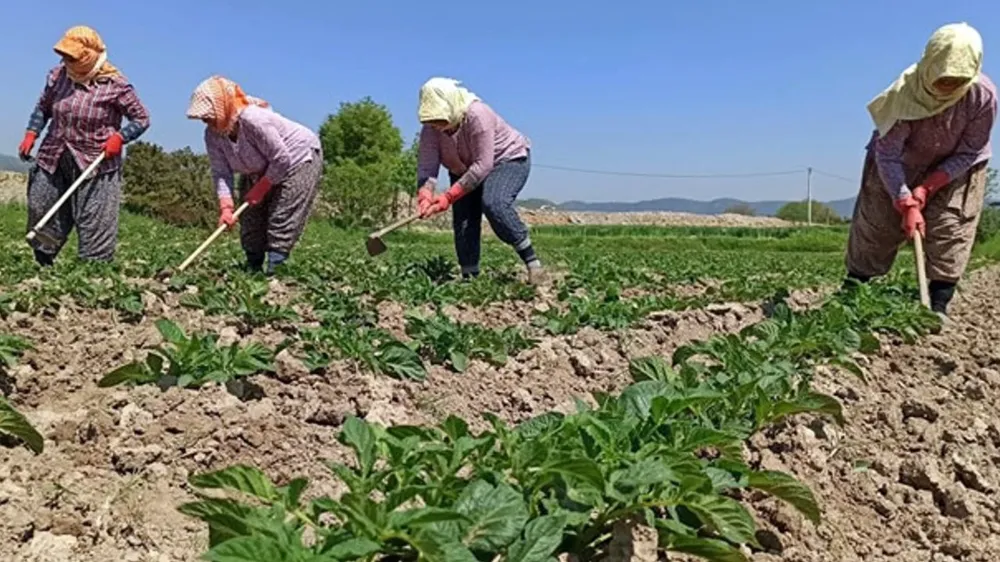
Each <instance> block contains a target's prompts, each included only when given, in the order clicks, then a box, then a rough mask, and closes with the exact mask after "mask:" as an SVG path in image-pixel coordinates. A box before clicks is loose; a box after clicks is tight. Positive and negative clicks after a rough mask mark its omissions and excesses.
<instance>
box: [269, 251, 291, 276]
mask: <svg viewBox="0 0 1000 562" xmlns="http://www.w3.org/2000/svg"><path fill="white" fill-rule="evenodd" d="M287 259H288V254H287V253H285V252H277V251H270V252H268V253H267V275H268V276H271V275H274V274H275V272H276V271H280V270H281V265H282V264H283V263H285V260H287Z"/></svg>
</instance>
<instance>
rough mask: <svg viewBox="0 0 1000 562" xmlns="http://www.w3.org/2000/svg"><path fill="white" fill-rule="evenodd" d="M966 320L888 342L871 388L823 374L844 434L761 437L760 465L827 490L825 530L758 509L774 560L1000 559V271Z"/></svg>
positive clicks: (807, 429) (807, 427)
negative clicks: (908, 340) (909, 341)
mask: <svg viewBox="0 0 1000 562" xmlns="http://www.w3.org/2000/svg"><path fill="white" fill-rule="evenodd" d="M952 316H953V320H954V323H953V324H952V325H948V326H946V327H945V328H944V329H943V330H942V332H941V333H940V334H939V335H934V336H929V337H928V338H927V339H926V340H923V341H922V342H921V343H920V345H916V346H906V345H902V343H901V342H900V341H897V340H893V339H883V341H882V352H881V353H880V354H879V355H878V356H876V357H874V358H873V360H872V361H871V362H870V364H869V365H868V367H867V371H868V382H867V383H866V382H863V381H861V380H858V379H852V378H844V377H845V376H849V375H838V376H837V377H833V376H831V375H830V374H829V373H825V374H821V376H820V377H819V379H818V385H819V387H820V389H821V390H823V391H825V392H829V393H831V394H836V395H837V396H838V397H839V398H840V399H841V401H842V402H843V403H844V406H845V411H844V413H845V416H846V417H847V420H848V425H847V426H845V427H843V428H838V427H834V426H830V425H827V424H825V423H820V422H818V421H815V420H810V421H808V422H806V420H802V421H801V422H799V423H794V422H793V423H787V424H784V425H782V426H778V427H775V428H773V429H771V430H770V431H767V432H766V433H765V434H764V435H758V436H756V437H755V438H754V440H753V441H752V443H751V449H752V451H753V453H752V454H753V458H754V459H755V460H756V461H757V462H758V463H760V466H761V467H762V468H765V469H775V470H789V471H790V472H791V473H792V474H795V475H796V476H798V477H799V478H801V479H802V480H804V481H805V482H806V483H808V484H809V485H810V486H811V487H812V488H813V490H814V491H815V492H816V494H817V497H818V499H819V500H820V503H821V506H822V507H823V509H824V523H823V524H822V525H820V526H819V527H818V528H814V527H812V526H811V525H810V524H809V523H808V522H805V521H804V520H802V518H801V517H799V516H797V515H796V514H794V513H793V512H792V511H791V510H789V509H788V508H787V507H786V506H783V505H779V504H778V503H776V502H774V501H773V500H766V501H763V502H761V503H759V504H757V505H756V508H757V514H758V519H759V521H760V523H761V524H762V525H763V527H764V528H765V529H766V532H765V535H766V537H767V538H768V539H769V540H768V544H769V546H770V550H771V553H770V554H761V555H758V556H757V557H755V558H754V560H762V561H764V560H766V561H778V560H783V561H796V562H820V561H822V562H850V561H855V560H857V561H861V560H864V561H867V562H874V561H883V560H884V561H889V560H892V561H895V562H924V561H929V560H933V561H940V562H950V561H959V560H962V561H982V562H986V561H992V560H995V559H996V554H997V553H998V552H1000V511H998V507H1000V504H998V500H1000V496H998V492H1000V420H998V419H997V417H996V412H997V411H998V407H1000V345H998V342H1000V270H998V269H992V270H988V271H981V272H979V273H977V274H975V275H973V276H972V277H971V278H970V279H969V280H968V281H966V282H965V283H964V284H963V285H962V293H961V295H960V296H958V297H956V302H955V304H954V305H953V311H952Z"/></svg>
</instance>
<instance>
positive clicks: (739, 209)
mask: <svg viewBox="0 0 1000 562" xmlns="http://www.w3.org/2000/svg"><path fill="white" fill-rule="evenodd" d="M723 212H724V213H731V214H733V215H744V216H747V217H752V216H754V215H756V214H757V211H756V210H754V208H753V207H752V206H750V204H749V203H736V204H734V205H730V206H729V207H727V208H726V210H725V211H723Z"/></svg>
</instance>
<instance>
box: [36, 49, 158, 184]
mask: <svg viewBox="0 0 1000 562" xmlns="http://www.w3.org/2000/svg"><path fill="white" fill-rule="evenodd" d="M123 117H125V118H128V121H129V123H128V124H127V125H125V126H124V127H122V118H123ZM46 125H50V127H49V132H48V134H47V135H45V139H44V140H42V145H41V146H40V147H39V148H38V156H37V162H38V166H39V167H40V168H41V169H43V170H45V171H46V172H48V173H50V174H53V173H55V171H56V166H57V165H58V164H59V158H60V157H61V156H62V154H63V150H69V151H70V153H71V154H72V155H73V158H74V159H75V160H76V165H77V166H79V167H80V170H83V169H85V168H86V167H87V166H89V165H90V164H92V163H93V162H94V160H95V159H97V157H98V155H100V154H101V145H103V144H104V142H105V141H107V140H108V138H109V137H110V136H111V135H112V134H114V133H116V132H118V133H121V135H122V138H123V139H124V140H125V142H131V141H134V140H135V139H137V138H139V136H140V135H142V134H143V133H144V132H146V129H148V128H149V113H148V112H147V111H146V107H145V106H144V105H142V102H141V101H139V96H138V95H136V93H135V88H134V87H132V84H130V83H129V82H128V80H127V79H126V78H125V77H124V76H121V75H119V76H111V77H104V78H98V79H97V80H95V81H94V83H93V84H91V85H90V86H83V85H80V84H76V83H75V82H73V81H72V80H70V79H69V75H68V74H67V73H66V70H65V67H63V65H61V64H60V65H59V66H57V67H55V68H53V69H52V70H51V71H50V72H49V75H48V79H47V80H46V81H45V88H44V89H43V90H42V95H41V97H40V98H39V100H38V105H36V106H35V111H34V112H33V113H32V114H31V119H30V120H29V121H28V130H29V131H34V132H35V133H37V134H39V135H41V133H42V130H43V129H45V126H46ZM121 165H122V159H121V156H120V155H119V156H116V157H115V158H108V159H105V160H104V162H102V163H101V165H100V166H99V167H98V170H97V173H98V174H102V173H105V172H111V171H114V170H117V169H119V168H121Z"/></svg>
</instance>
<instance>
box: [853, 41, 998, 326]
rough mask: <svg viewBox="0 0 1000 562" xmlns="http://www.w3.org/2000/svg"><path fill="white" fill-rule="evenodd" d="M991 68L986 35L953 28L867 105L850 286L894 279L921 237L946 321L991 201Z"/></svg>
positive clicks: (934, 298) (937, 306)
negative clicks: (910, 242)
mask: <svg viewBox="0 0 1000 562" xmlns="http://www.w3.org/2000/svg"><path fill="white" fill-rule="evenodd" d="M982 65H983V41H982V38H981V37H980V36H979V33H978V32H977V31H976V30H975V29H973V28H972V27H971V26H969V25H967V24H965V23H957V24H949V25H946V26H944V27H941V28H940V29H938V30H937V31H935V32H934V34H933V36H931V38H930V41H928V43H927V46H926V47H925V49H924V54H923V57H922V58H921V59H920V61H919V62H918V63H917V64H914V65H912V66H910V67H909V68H908V69H906V70H905V71H904V72H903V74H902V75H901V76H900V77H899V78H898V79H897V80H896V81H895V82H894V83H893V84H892V85H891V86H889V88H887V89H886V90H885V91H884V92H882V93H881V94H880V95H879V96H878V97H876V98H875V99H874V100H872V101H871V103H869V104H868V111H869V113H870V114H871V116H872V120H873V121H874V124H875V129H876V130H875V132H874V133H873V134H872V139H871V142H870V143H869V144H868V147H867V156H866V159H865V165H864V172H863V175H862V180H861V184H862V185H861V192H860V193H859V195H858V199H857V203H856V204H855V207H854V218H853V220H852V222H851V234H850V238H849V240H848V245H847V256H846V262H847V271H848V277H849V278H852V279H854V280H857V281H860V282H866V281H868V280H869V279H871V278H872V277H875V276H880V275H885V274H886V273H888V271H889V269H890V268H891V267H892V264H893V261H894V260H895V258H896V252H897V250H898V249H899V247H900V246H901V245H902V244H904V243H905V242H906V240H907V239H909V238H913V236H914V233H916V232H919V233H921V235H923V236H924V237H925V240H926V242H925V249H926V258H927V276H928V278H929V281H930V284H929V285H930V286H929V289H930V296H931V307H932V309H933V310H934V311H935V312H937V313H938V314H940V315H942V316H944V315H945V314H946V313H947V308H948V303H949V302H950V301H951V299H952V296H953V295H954V293H955V286H956V284H957V283H958V280H959V279H960V278H961V277H962V275H963V274H964V272H965V268H966V266H967V265H968V262H969V255H970V253H971V251H972V244H973V242H974V240H975V236H976V227H977V226H978V224H979V216H980V212H981V211H982V209H983V203H984V199H985V195H986V176H987V164H988V162H989V159H990V156H991V155H992V150H991V147H990V133H991V130H992V129H993V123H994V121H995V120H996V115H997V93H996V88H995V87H994V85H993V82H992V81H991V80H990V79H989V78H988V77H987V76H986V75H985V74H983V73H982Z"/></svg>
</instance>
